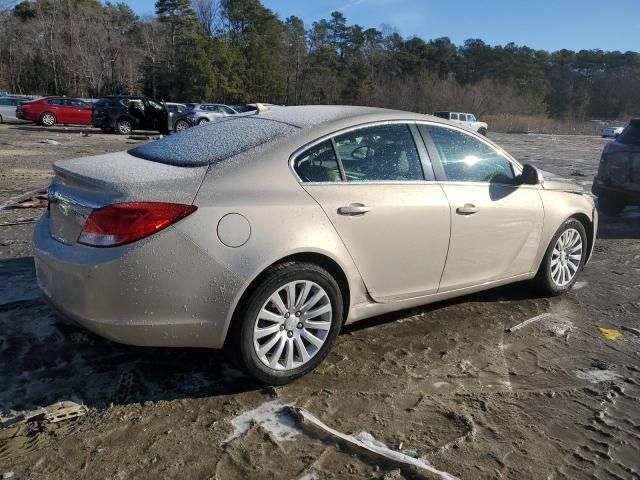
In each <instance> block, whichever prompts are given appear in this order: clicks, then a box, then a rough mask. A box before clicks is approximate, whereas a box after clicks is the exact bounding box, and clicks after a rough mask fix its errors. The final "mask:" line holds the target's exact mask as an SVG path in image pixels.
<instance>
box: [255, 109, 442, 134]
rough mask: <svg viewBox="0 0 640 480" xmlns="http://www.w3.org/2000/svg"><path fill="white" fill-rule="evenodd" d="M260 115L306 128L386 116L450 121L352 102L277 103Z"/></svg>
mask: <svg viewBox="0 0 640 480" xmlns="http://www.w3.org/2000/svg"><path fill="white" fill-rule="evenodd" d="M255 115H257V116H260V117H263V118H266V119H269V120H274V121H276V122H282V123H287V124H289V125H293V126H295V127H298V128H301V129H303V130H306V129H311V128H315V127H318V126H320V125H323V124H327V123H334V122H337V121H344V122H354V123H367V122H370V121H385V120H389V121H391V120H430V121H434V122H438V123H447V122H446V121H443V119H442V118H438V117H434V116H432V115H425V114H421V113H413V112H405V111H402V110H391V109H387V108H377V107H357V106H351V105H300V106H295V107H278V108H274V109H267V110H266V111H262V112H259V113H257V114H255Z"/></svg>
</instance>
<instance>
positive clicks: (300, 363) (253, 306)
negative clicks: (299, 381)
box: [236, 262, 343, 385]
mask: <svg viewBox="0 0 640 480" xmlns="http://www.w3.org/2000/svg"><path fill="white" fill-rule="evenodd" d="M342 318H343V305H342V294H341V292H340V288H339V287H338V284H337V282H336V281H335V279H334V278H333V277H332V276H331V274H330V273H329V272H327V271H326V270H325V269H324V268H322V267H320V266H318V265H315V264H311V263H303V262H301V263H297V262H290V263H286V264H283V265H279V266H277V267H275V268H273V269H272V270H270V271H269V272H268V273H267V274H266V275H265V276H264V278H263V279H262V281H261V282H260V284H259V285H258V286H257V287H256V289H255V290H254V291H253V292H252V294H251V295H250V297H249V299H248V301H247V302H246V304H245V308H244V309H243V310H242V315H241V317H239V318H238V321H239V322H240V323H239V331H238V334H237V340H236V341H237V343H236V347H237V348H238V349H239V350H240V357H241V359H242V363H243V365H244V367H245V368H246V369H247V370H248V371H249V373H250V374H251V375H253V376H254V377H255V378H256V379H258V380H259V381H261V382H264V383H267V384H271V385H283V384H285V383H288V382H290V381H292V380H294V379H296V378H299V377H301V376H303V375H306V374H307V373H309V372H311V371H312V370H313V369H314V368H316V367H317V366H318V365H319V364H320V362H322V360H323V359H324V358H325V357H326V355H327V353H328V352H329V350H330V349H331V347H332V346H333V344H334V343H335V340H336V337H337V336H338V332H339V331H340V327H341V326H342Z"/></svg>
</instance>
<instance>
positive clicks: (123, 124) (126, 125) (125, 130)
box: [118, 120, 131, 135]
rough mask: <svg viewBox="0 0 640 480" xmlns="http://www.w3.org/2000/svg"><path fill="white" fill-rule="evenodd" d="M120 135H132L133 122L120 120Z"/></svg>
mask: <svg viewBox="0 0 640 480" xmlns="http://www.w3.org/2000/svg"><path fill="white" fill-rule="evenodd" d="M118 133H120V134H122V135H128V134H130V133H131V122H130V121H129V120H120V121H119V122H118Z"/></svg>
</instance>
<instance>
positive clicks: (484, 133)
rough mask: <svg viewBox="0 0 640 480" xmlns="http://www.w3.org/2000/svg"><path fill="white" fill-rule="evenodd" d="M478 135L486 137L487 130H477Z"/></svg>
mask: <svg viewBox="0 0 640 480" xmlns="http://www.w3.org/2000/svg"><path fill="white" fill-rule="evenodd" d="M478 133H479V134H480V135H482V136H484V137H486V136H487V129H486V128H481V129H479V130H478Z"/></svg>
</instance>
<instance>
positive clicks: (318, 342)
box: [301, 329, 324, 348]
mask: <svg viewBox="0 0 640 480" xmlns="http://www.w3.org/2000/svg"><path fill="white" fill-rule="evenodd" d="M301 335H302V336H303V337H304V338H306V339H307V340H309V342H311V343H312V344H313V345H314V346H315V347H317V348H320V347H322V344H323V343H324V340H321V339H320V338H318V337H316V336H315V335H314V334H313V333H311V332H309V331H308V330H306V329H304V330H302V334H301Z"/></svg>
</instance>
